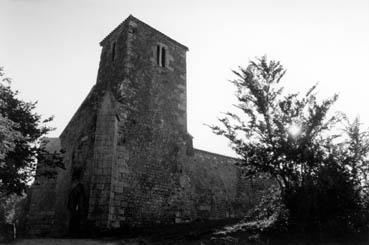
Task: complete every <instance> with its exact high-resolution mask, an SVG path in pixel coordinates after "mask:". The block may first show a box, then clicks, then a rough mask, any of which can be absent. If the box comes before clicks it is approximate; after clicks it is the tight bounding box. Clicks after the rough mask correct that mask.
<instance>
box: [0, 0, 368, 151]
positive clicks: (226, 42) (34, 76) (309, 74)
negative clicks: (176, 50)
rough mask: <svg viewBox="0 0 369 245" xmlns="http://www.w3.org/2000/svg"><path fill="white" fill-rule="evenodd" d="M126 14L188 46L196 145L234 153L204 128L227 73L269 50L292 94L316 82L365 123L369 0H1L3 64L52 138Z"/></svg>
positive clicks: (217, 112)
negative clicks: (48, 121)
mask: <svg viewBox="0 0 369 245" xmlns="http://www.w3.org/2000/svg"><path fill="white" fill-rule="evenodd" d="M129 14H133V15H134V16H135V17H137V18H139V19H141V20H142V21H144V22H146V23H148V24H149V25H151V26H153V27H154V28H156V29H158V30H160V31H161V32H163V33H165V34H167V35H168V36H170V37H172V38H173V39H175V40H177V41H179V42H180V43H183V44H184V45H186V46H188V47H189V49H190V50H189V52H188V53H187V84H188V87H187V92H188V97H187V101H188V130H189V132H190V134H191V135H192V136H193V137H194V146H195V147H196V148H199V149H204V150H208V151H212V152H217V153H222V154H227V155H232V151H231V150H230V149H229V148H228V146H227V142H226V141H225V140H224V139H223V138H222V137H220V136H215V135H213V134H212V132H211V130H210V129H209V128H207V127H206V126H205V125H204V123H206V124H213V123H216V118H217V117H219V116H221V112H224V111H227V110H228V109H229V108H230V107H231V104H232V103H234V102H235V101H234V99H233V97H234V95H233V93H234V90H233V87H232V85H231V84H230V83H229V82H227V80H229V79H232V78H233V75H232V73H231V70H232V69H237V67H238V66H246V65H247V63H248V61H249V60H250V59H252V58H254V57H256V56H262V55H264V54H266V55H267V56H268V57H269V58H271V59H277V60H280V61H281V62H282V64H283V65H284V66H285V67H286V68H287V70H288V71H287V74H286V76H285V79H284V83H285V84H286V86H287V88H288V90H289V91H291V92H295V91H305V90H306V89H307V88H309V87H310V86H312V85H313V84H315V83H316V82H319V87H318V89H319V91H320V94H321V95H322V96H329V95H333V94H334V93H339V94H340V98H339V101H338V102H337V104H336V109H337V110H342V111H344V112H346V113H348V114H349V116H351V117H353V116H356V115H360V117H361V119H362V121H364V122H365V123H367V125H368V124H369V110H368V106H369V89H368V88H369V85H368V84H369V75H368V71H369V1H368V0H350V1H347V0H343V1H340V0H324V1H323V0H305V1H299V0H279V1H276V0H258V1H256V0H227V1H225V0H224V1H217V0H209V1H204V0H201V1H200V0H186V1H177V0H155V1H149V0H146V1H144V0H105V1H101V0H0V35H1V38H0V66H4V67H5V71H6V73H7V75H8V76H10V77H12V78H13V79H14V82H13V87H14V88H16V89H19V90H20V91H21V97H22V98H24V99H26V100H32V101H34V100H38V101H39V104H38V108H37V111H38V112H39V113H40V114H42V115H45V116H49V115H55V120H54V122H53V126H55V127H57V130H56V131H54V132H53V133H52V134H51V136H58V135H59V134H60V133H61V131H62V130H63V128H64V127H65V126H66V124H67V123H68V121H69V120H70V119H71V117H72V115H73V114H74V112H75V111H76V110H77V108H78V107H79V105H80V104H81V102H82V100H83V99H84V98H85V96H86V95H87V93H88V91H89V90H90V89H91V87H92V85H93V84H94V83H95V81H96V75H97V69H98V64H99V57H100V47H99V44H98V43H99V41H101V40H102V39H103V38H104V37H105V36H106V35H107V34H108V33H109V32H110V31H111V30H113V29H114V28H115V27H116V26H117V25H118V24H120V23H121V22H122V21H123V20H124V19H125V18H126V17H128V15H129Z"/></svg>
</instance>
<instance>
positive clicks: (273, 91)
mask: <svg viewBox="0 0 369 245" xmlns="http://www.w3.org/2000/svg"><path fill="white" fill-rule="evenodd" d="M285 72H286V70H285V69H284V68H283V66H282V65H281V64H280V63H279V62H276V61H268V60H267V58H266V57H262V58H259V59H257V60H255V61H251V62H250V64H249V65H248V67H247V68H246V69H244V68H240V69H239V70H238V71H234V74H235V75H236V79H234V80H232V83H233V84H234V85H235V86H236V88H237V92H236V97H237V100H238V104H237V105H236V108H237V109H239V110H240V111H241V113H233V112H227V113H226V114H225V116H224V117H223V118H221V119H219V120H220V122H221V126H211V128H212V129H213V131H214V132H215V133H216V134H218V135H223V136H225V137H226V138H227V139H229V142H230V146H231V147H232V149H233V150H234V151H235V152H236V153H237V154H238V155H239V156H240V163H239V164H240V165H241V166H242V167H244V169H245V172H246V174H248V175H255V174H259V173H268V174H270V175H271V176H273V177H274V178H275V179H276V181H277V183H278V185H279V188H280V190H281V197H282V200H283V204H284V205H285V206H286V208H287V209H288V211H289V214H290V222H291V223H294V222H295V223H297V224H299V226H300V228H301V227H302V228H303V229H305V228H306V229H320V228H319V227H321V226H325V225H326V224H327V222H328V220H330V219H331V220H332V219H333V220H334V218H335V217H338V218H337V219H340V220H341V221H342V220H343V221H342V222H338V221H337V219H336V220H335V221H337V222H336V223H337V224H338V223H339V224H344V226H343V227H349V226H350V224H352V223H353V222H356V220H353V217H357V215H355V213H357V211H356V210H363V208H362V207H363V206H362V203H363V199H362V197H363V196H362V194H361V193H362V182H363V176H365V178H366V175H365V173H366V171H367V167H368V163H367V160H366V159H367V155H368V152H369V143H368V142H369V140H368V133H367V132H362V131H360V125H359V122H358V120H355V121H354V122H353V123H352V124H350V123H349V124H348V126H347V127H346V129H345V134H338V133H337V134H334V132H338V125H339V123H340V122H342V121H343V119H344V118H345V117H344V116H343V115H342V114H339V113H335V114H332V113H330V109H331V107H332V105H333V104H334V102H335V101H336V100H337V95H334V96H333V97H331V98H328V99H324V100H320V101H319V100H318V99H317V95H316V92H315V91H316V86H313V87H312V88H311V89H309V90H308V91H307V92H306V93H305V94H303V95H302V96H301V95H299V94H298V93H295V94H285V93H284V88H283V87H282V86H280V81H281V79H282V78H283V76H284V75H285ZM365 180H366V179H365ZM338 214H339V215H338ZM359 216H360V215H359ZM323 224H324V225H323ZM350 227H352V226H350ZM347 229H349V228H347Z"/></svg>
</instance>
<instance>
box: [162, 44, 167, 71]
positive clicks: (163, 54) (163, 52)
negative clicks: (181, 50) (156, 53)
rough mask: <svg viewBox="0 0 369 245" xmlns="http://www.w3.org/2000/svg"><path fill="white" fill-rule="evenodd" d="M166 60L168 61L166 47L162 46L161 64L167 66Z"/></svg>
mask: <svg viewBox="0 0 369 245" xmlns="http://www.w3.org/2000/svg"><path fill="white" fill-rule="evenodd" d="M165 61H166V50H165V48H164V47H161V66H162V67H165Z"/></svg>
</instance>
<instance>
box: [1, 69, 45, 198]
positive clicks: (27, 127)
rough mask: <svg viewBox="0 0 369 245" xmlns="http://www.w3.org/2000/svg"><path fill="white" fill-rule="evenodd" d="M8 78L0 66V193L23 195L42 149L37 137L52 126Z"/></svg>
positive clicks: (34, 104)
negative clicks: (25, 99)
mask: <svg viewBox="0 0 369 245" xmlns="http://www.w3.org/2000/svg"><path fill="white" fill-rule="evenodd" d="M10 82H11V80H10V79H9V78H7V77H5V74H4V72H3V68H0V195H1V196H5V197H6V196H10V195H12V194H17V195H22V194H23V193H24V191H25V189H26V187H27V183H29V181H30V180H31V178H32V176H33V174H34V170H35V167H36V159H37V157H39V156H41V155H42V153H44V150H43V148H42V147H40V139H41V138H42V137H44V136H45V135H46V134H47V133H48V132H50V131H51V130H52V128H51V127H49V126H47V125H46V124H47V123H48V122H50V121H51V120H52V117H49V118H47V119H45V120H42V118H41V116H40V115H39V114H37V113H35V112H34V109H35V107H36V104H37V103H36V102H25V101H23V100H21V99H19V98H18V91H13V90H12V89H11V87H10Z"/></svg>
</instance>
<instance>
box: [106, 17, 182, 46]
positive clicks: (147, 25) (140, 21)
mask: <svg viewBox="0 0 369 245" xmlns="http://www.w3.org/2000/svg"><path fill="white" fill-rule="evenodd" d="M127 20H134V21H137V22H139V23H141V24H142V25H144V26H146V27H148V28H150V29H152V30H154V31H156V32H158V33H160V34H161V35H162V36H164V37H165V38H166V39H168V40H169V41H171V42H174V43H175V44H177V45H179V46H181V47H183V48H185V49H186V51H188V47H187V46H185V45H183V44H181V43H180V42H178V41H176V40H174V39H173V38H171V37H169V36H167V35H166V34H164V33H162V32H161V31H159V30H157V29H155V28H154V27H152V26H150V25H149V24H146V23H145V22H143V21H142V20H140V19H138V18H136V17H134V16H133V15H132V14H130V15H129V16H128V17H127V18H126V19H125V20H124V21H123V22H121V23H120V24H119V25H118V26H117V27H116V28H114V29H113V30H112V31H111V32H110V33H109V34H108V35H107V36H106V37H105V38H104V39H103V40H102V41H101V42H100V45H102V43H103V42H105V41H106V40H107V39H108V38H109V37H110V36H111V35H112V34H113V33H114V32H115V31H116V30H118V29H119V28H120V27H121V26H122V25H124V24H125V22H126V21H127Z"/></svg>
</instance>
